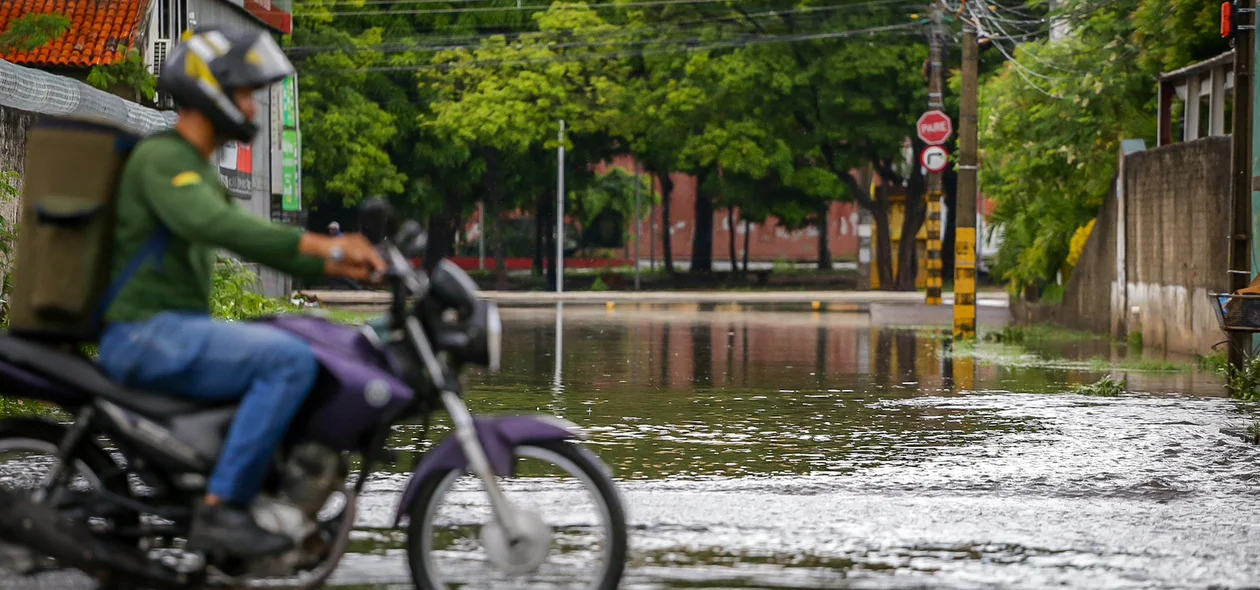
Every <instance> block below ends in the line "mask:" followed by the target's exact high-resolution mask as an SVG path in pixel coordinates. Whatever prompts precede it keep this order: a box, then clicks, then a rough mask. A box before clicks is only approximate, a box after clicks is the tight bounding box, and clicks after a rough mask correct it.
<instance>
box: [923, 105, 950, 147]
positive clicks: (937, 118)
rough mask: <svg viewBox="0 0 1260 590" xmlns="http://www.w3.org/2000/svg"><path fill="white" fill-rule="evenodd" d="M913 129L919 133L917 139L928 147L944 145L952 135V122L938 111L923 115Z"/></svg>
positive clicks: (947, 116)
mask: <svg viewBox="0 0 1260 590" xmlns="http://www.w3.org/2000/svg"><path fill="white" fill-rule="evenodd" d="M915 128H916V129H917V130H918V132H919V139H922V140H923V143H926V144H928V145H940V144H942V143H945V141H946V140H948V139H949V136H950V135H953V134H954V122H953V121H951V120H950V119H949V115H946V114H945V113H943V112H941V111H939V110H933V111H928V112H926V113H923V116H922V117H919V123H918V125H916V126H915Z"/></svg>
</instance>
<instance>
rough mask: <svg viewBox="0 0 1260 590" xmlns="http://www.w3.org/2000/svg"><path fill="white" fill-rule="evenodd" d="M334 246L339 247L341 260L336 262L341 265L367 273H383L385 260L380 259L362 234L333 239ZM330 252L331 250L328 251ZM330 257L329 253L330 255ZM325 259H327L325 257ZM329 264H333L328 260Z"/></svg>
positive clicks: (379, 255) (378, 254)
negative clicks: (362, 269)
mask: <svg viewBox="0 0 1260 590" xmlns="http://www.w3.org/2000/svg"><path fill="white" fill-rule="evenodd" d="M333 242H334V246H333V248H336V247H337V246H340V247H341V251H342V259H341V260H340V261H338V262H339V263H341V264H350V265H354V266H361V267H364V268H366V269H367V270H368V272H369V273H370V272H372V271H375V272H385V268H386V267H385V260H384V259H383V258H381V253H380V252H379V251H378V250H377V249H376V246H373V245H372V242H369V241H368V239H367V238H365V237H363V234H345V235H342V236H338V237H336V238H333ZM330 250H331V249H330ZM330 256H331V253H330ZM325 258H329V256H326V257H325ZM329 262H333V261H332V260H329Z"/></svg>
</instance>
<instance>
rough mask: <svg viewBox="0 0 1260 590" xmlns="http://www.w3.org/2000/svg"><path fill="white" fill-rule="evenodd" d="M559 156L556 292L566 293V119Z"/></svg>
mask: <svg viewBox="0 0 1260 590" xmlns="http://www.w3.org/2000/svg"><path fill="white" fill-rule="evenodd" d="M559 155H560V160H559V163H558V165H557V166H556V292H557V293H564V119H561V120H560V151H559Z"/></svg>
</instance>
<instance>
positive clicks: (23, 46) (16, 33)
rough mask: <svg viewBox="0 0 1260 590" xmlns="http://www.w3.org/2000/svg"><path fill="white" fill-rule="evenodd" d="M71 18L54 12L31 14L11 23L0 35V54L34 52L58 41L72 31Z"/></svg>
mask: <svg viewBox="0 0 1260 590" xmlns="http://www.w3.org/2000/svg"><path fill="white" fill-rule="evenodd" d="M70 24H71V23H70V18H69V17H67V16H66V15H64V14H58V13H54V12H49V13H36V12H31V13H27V14H24V15H22V16H19V17H17V18H15V19H13V20H12V21H10V22H9V28H8V29H7V30H5V31H4V32H3V33H0V54H5V53H12V52H15V51H16V52H21V51H34V50H36V49H39V48H40V47H43V46H44V45H47V44H48V43H51V42H53V41H56V40H57V39H59V38H61V36H62V35H65V34H66V32H68V31H69V30H70Z"/></svg>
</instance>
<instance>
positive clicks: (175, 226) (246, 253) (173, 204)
mask: <svg viewBox="0 0 1260 590" xmlns="http://www.w3.org/2000/svg"><path fill="white" fill-rule="evenodd" d="M181 160H184V161H181ZM193 164H194V163H193V162H188V161H186V160H185V159H183V158H177V157H172V158H153V159H152V160H151V161H150V165H149V166H147V167H146V170H145V174H144V175H143V176H144V177H143V180H142V184H143V187H144V189H143V190H144V193H145V197H146V200H147V201H148V204H149V205H150V207H152V210H153V212H154V213H155V214H156V215H157V217H158V219H160V220H161V221H162V223H163V224H165V225H166V227H168V228H169V229H170V230H171V233H173V234H175V235H177V236H179V237H181V238H184V239H185V240H188V241H191V242H200V243H204V244H209V245H212V246H215V247H219V248H223V249H226V250H230V251H232V252H234V253H236V254H237V255H239V256H241V257H242V258H245V259H247V260H249V261H251V262H257V263H260V264H264V265H266V266H269V267H272V268H274V269H276V270H279V271H282V272H286V273H289V274H293V275H297V276H302V277H318V276H320V275H322V274H323V271H324V261H323V260H322V259H321V258H318V257H315V256H308V255H305V254H303V253H302V252H301V250H299V244H301V243H302V242H303V239H302V236H303V233H304V232H302V230H299V229H297V228H294V227H289V226H285V225H280V224H276V223H271V222H269V221H267V220H264V219H260V218H258V217H255V216H253V215H251V214H250V213H249V212H247V211H245V210H244V209H243V208H241V207H239V206H237V205H236V204H235V203H232V202H230V201H229V199H228V198H225V194H224V192H223V188H222V186H221V185H220V184H219V182H218V179H217V178H211V179H206V178H202V176H201V175H202V173H203V172H204V171H205V170H206V168H205V166H204V165H193ZM197 164H199V163H197Z"/></svg>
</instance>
